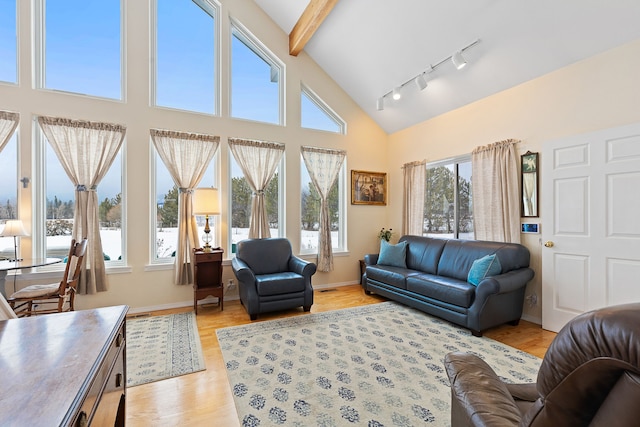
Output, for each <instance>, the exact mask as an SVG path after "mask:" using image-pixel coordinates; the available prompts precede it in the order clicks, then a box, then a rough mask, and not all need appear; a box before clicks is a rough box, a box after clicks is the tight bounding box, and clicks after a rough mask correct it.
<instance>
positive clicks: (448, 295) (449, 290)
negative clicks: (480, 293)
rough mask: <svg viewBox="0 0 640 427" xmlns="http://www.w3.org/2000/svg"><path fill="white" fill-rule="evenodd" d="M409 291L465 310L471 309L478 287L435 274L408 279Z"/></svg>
mask: <svg viewBox="0 0 640 427" xmlns="http://www.w3.org/2000/svg"><path fill="white" fill-rule="evenodd" d="M407 290H408V291H411V292H415V293H417V294H420V295H423V296H426V297H429V298H433V299H435V300H438V301H442V302H446V303H448V304H452V305H456V306H458V307H464V308H469V307H471V304H472V303H473V300H474V297H475V294H476V287H475V286H473V285H472V284H470V283H468V282H466V281H463V280H458V279H453V278H450V277H443V276H436V275H433V274H419V275H415V276H411V277H408V278H407Z"/></svg>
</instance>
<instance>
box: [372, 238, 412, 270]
mask: <svg viewBox="0 0 640 427" xmlns="http://www.w3.org/2000/svg"><path fill="white" fill-rule="evenodd" d="M406 254H407V242H400V243H398V244H397V245H392V244H391V243H389V242H387V241H386V240H380V255H378V264H381V265H391V266H393V267H402V268H407V263H406V261H405V259H406Z"/></svg>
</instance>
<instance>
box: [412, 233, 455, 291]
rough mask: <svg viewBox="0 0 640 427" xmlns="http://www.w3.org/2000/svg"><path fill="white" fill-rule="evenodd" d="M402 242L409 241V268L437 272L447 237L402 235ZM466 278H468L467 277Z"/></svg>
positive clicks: (431, 272) (430, 272)
mask: <svg viewBox="0 0 640 427" xmlns="http://www.w3.org/2000/svg"><path fill="white" fill-rule="evenodd" d="M400 242H407V254H406V263H407V268H410V269H412V270H418V271H423V272H425V273H429V274H436V273H437V271H438V262H439V261H440V255H441V254H442V250H443V249H444V246H445V243H446V242H447V240H446V239H435V238H432V237H422V236H402V237H401V238H400ZM465 280H466V278H465Z"/></svg>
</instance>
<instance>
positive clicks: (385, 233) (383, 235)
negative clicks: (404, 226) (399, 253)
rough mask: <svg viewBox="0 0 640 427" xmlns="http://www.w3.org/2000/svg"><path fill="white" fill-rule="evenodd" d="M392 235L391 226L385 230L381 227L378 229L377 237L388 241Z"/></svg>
mask: <svg viewBox="0 0 640 427" xmlns="http://www.w3.org/2000/svg"><path fill="white" fill-rule="evenodd" d="M392 235H393V228H390V229H388V230H385V228H384V227H382V228H381V229H380V232H379V233H378V239H380V240H385V241H387V242H388V241H389V240H391V236H392Z"/></svg>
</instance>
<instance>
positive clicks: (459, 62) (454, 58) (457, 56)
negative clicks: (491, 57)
mask: <svg viewBox="0 0 640 427" xmlns="http://www.w3.org/2000/svg"><path fill="white" fill-rule="evenodd" d="M451 62H453V65H454V66H455V67H456V68H457V69H458V70H460V69H462V68H464V66H465V65H467V60H466V59H464V56H462V52H461V51H458V52H456V53H454V54H453V55H451Z"/></svg>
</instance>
